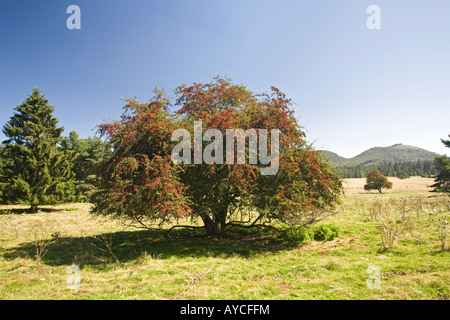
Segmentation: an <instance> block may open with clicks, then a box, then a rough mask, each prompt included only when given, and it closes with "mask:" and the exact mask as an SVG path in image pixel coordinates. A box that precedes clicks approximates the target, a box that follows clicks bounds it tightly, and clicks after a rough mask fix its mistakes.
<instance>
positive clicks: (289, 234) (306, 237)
mask: <svg viewBox="0 0 450 320" xmlns="http://www.w3.org/2000/svg"><path fill="white" fill-rule="evenodd" d="M281 237H282V238H283V239H284V240H286V241H289V242H300V243H303V242H308V241H311V240H313V239H314V232H313V230H311V229H310V228H291V229H287V230H284V231H283V233H282V234H281Z"/></svg>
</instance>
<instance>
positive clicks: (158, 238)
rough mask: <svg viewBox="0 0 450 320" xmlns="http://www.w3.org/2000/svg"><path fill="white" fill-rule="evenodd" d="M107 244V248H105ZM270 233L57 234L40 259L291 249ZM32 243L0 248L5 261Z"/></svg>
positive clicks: (100, 260)
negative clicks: (215, 236) (70, 235)
mask: <svg viewBox="0 0 450 320" xmlns="http://www.w3.org/2000/svg"><path fill="white" fill-rule="evenodd" d="M108 245H110V247H111V250H110V251H109V249H108ZM293 247H294V245H292V244H287V243H285V242H283V241H281V240H279V239H277V238H276V237H275V236H273V235H264V234H259V233H252V232H245V233H244V232H242V231H236V230H234V231H230V232H228V233H227V234H226V235H225V236H224V237H223V238H214V237H207V236H206V235H204V233H201V232H199V231H192V230H191V229H181V230H177V231H172V232H171V233H170V234H167V232H166V231H162V230H161V231H158V230H144V231H119V232H113V233H104V234H102V235H96V236H95V238H94V237H91V236H90V237H58V238H55V239H52V240H50V242H49V243H48V245H47V247H46V250H47V251H46V253H45V255H44V257H43V258H42V260H41V262H42V263H44V264H46V265H51V266H59V265H72V264H74V263H75V264H77V265H79V266H80V267H83V266H99V265H102V264H105V263H106V262H114V260H118V261H119V262H120V263H125V262H129V261H133V260H137V259H139V258H140V257H141V256H142V255H151V256H152V257H155V258H158V259H168V258H170V257H177V258H183V257H224V258H226V257H234V256H241V257H244V258H249V257H251V256H252V255H254V254H260V253H270V252H272V253H273V252H277V251H280V250H286V249H290V248H293ZM35 253H36V248H35V246H34V243H33V242H27V243H22V244H20V245H19V246H17V247H13V248H8V249H5V250H3V252H2V255H3V258H4V259H6V260H14V259H16V258H18V257H30V258H31V257H33V256H34V254H35Z"/></svg>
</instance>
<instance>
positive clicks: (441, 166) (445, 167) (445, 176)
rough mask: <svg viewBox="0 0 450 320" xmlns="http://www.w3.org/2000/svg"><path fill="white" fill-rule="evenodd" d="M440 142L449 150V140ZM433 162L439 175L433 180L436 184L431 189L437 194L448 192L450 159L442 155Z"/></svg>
mask: <svg viewBox="0 0 450 320" xmlns="http://www.w3.org/2000/svg"><path fill="white" fill-rule="evenodd" d="M449 137H450V135H449ZM441 141H442V143H443V144H444V145H445V146H446V147H447V148H450V140H443V139H441ZM435 162H436V168H437V170H438V172H439V173H438V174H437V175H436V177H435V180H434V181H435V182H436V183H435V184H433V185H432V187H433V188H435V189H434V191H437V192H450V158H449V157H447V156H446V155H443V156H440V157H436V160H435Z"/></svg>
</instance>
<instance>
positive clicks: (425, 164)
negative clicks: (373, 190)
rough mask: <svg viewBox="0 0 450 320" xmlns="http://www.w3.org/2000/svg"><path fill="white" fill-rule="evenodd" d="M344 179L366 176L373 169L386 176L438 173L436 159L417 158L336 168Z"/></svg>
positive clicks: (406, 176) (401, 176)
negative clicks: (414, 159) (415, 159)
mask: <svg viewBox="0 0 450 320" xmlns="http://www.w3.org/2000/svg"><path fill="white" fill-rule="evenodd" d="M336 170H337V172H338V173H339V175H340V176H341V178H343V179H347V178H364V177H365V175H366V173H367V172H368V171H371V170H378V171H380V173H381V174H383V175H384V176H389V177H398V178H400V179H406V178H409V177H412V176H421V177H424V178H428V177H431V176H435V175H436V174H437V172H438V171H437V169H436V167H435V162H434V160H417V161H408V162H392V161H390V162H386V161H383V162H379V163H376V164H365V165H357V166H344V167H338V168H336Z"/></svg>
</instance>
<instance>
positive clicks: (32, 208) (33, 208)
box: [30, 204, 38, 213]
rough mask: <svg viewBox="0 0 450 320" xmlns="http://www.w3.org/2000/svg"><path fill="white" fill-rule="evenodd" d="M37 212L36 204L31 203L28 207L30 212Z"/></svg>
mask: <svg viewBox="0 0 450 320" xmlns="http://www.w3.org/2000/svg"><path fill="white" fill-rule="evenodd" d="M37 212H38V205H37V204H32V205H31V207H30V213H37Z"/></svg>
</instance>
